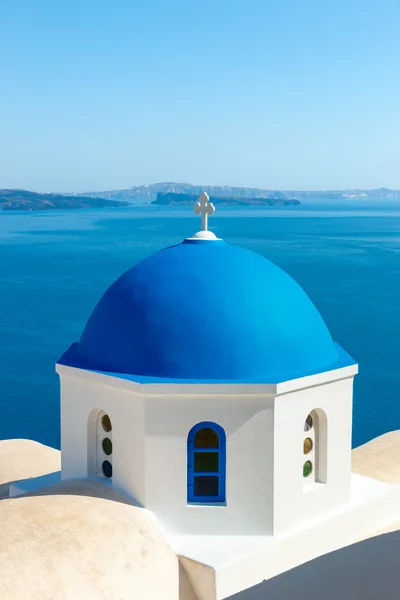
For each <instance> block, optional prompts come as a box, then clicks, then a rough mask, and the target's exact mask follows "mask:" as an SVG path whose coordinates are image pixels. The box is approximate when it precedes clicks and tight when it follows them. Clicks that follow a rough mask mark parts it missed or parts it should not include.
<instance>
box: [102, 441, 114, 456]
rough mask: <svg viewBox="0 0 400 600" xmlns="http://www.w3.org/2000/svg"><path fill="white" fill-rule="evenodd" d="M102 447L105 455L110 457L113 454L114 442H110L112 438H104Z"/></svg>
mask: <svg viewBox="0 0 400 600" xmlns="http://www.w3.org/2000/svg"><path fill="white" fill-rule="evenodd" d="M102 446H103V452H104V454H107V456H110V454H111V452H112V441H111V440H110V438H104V440H103V444H102Z"/></svg>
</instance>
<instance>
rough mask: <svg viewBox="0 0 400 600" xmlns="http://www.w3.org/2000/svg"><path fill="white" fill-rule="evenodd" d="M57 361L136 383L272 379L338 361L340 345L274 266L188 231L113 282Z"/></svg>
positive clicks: (338, 363) (340, 359) (297, 288)
mask: <svg viewBox="0 0 400 600" xmlns="http://www.w3.org/2000/svg"><path fill="white" fill-rule="evenodd" d="M346 356H347V355H346ZM60 362H62V363H63V364H69V365H70V366H75V367H80V368H84V369H90V370H96V371H102V372H108V373H113V374H121V376H131V378H133V379H135V380H137V381H150V380H153V381H154V380H157V381H176V380H179V381H182V380H187V381H196V382H259V383H277V382H279V381H284V380H288V379H293V378H297V377H302V376H305V375H310V374H314V373H318V372H322V371H327V370H330V369H333V368H338V367H339V366H343V364H341V363H342V362H343V351H342V350H341V349H340V347H339V346H337V345H336V344H335V343H334V342H333V341H332V338H331V335H330V333H329V331H328V329H327V327H326V325H325V323H324V321H323V319H322V317H321V315H320V314H319V312H318V310H317V309H316V308H315V306H314V305H313V303H312V302H311V300H310V299H309V298H308V296H307V295H306V294H305V293H304V291H303V290H302V289H301V287H300V286H299V285H298V284H297V283H296V282H295V281H294V280H293V279H292V278H291V277H289V276H288V275H287V274H286V273H285V272H284V271H282V270H281V269H280V268H279V267H277V266H275V265H274V264H272V263H271V262H270V261H269V260H267V259H265V258H263V257H262V256H260V255H258V254H256V253H254V252H251V251H249V250H245V249H242V248H238V247H235V246H231V245H229V244H227V243H225V242H224V241H222V240H218V241H205V240H191V239H187V240H185V241H184V242H182V243H181V244H178V245H176V246H172V247H170V248H166V249H165V250H161V251H160V252H157V253H156V254H153V255H152V256H150V257H148V258H146V259H145V260H143V261H142V262H140V263H138V264H137V265H135V266H134V267H132V268H131V269H129V270H128V271H127V272H126V273H124V274H123V275H122V276H121V277H120V278H119V279H118V280H117V281H116V282H115V283H113V285H111V287H110V288H109V289H108V290H107V291H106V292H105V294H104V296H103V297H102V298H101V300H100V302H99V303H98V304H97V306H96V308H95V309H94V311H93V313H92V315H91V316H90V318H89V320H88V323H87V325H86V327H85V329H84V331H83V334H82V337H81V339H80V341H79V342H78V343H77V344H74V345H73V346H72V347H71V349H70V350H69V351H68V352H67V353H66V355H64V357H63V359H62V360H61V361H60Z"/></svg>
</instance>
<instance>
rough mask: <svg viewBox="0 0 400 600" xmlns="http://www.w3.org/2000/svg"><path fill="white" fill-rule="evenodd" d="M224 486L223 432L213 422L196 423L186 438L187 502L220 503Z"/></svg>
mask: <svg viewBox="0 0 400 600" xmlns="http://www.w3.org/2000/svg"><path fill="white" fill-rule="evenodd" d="M225 486H226V435H225V431H224V430H223V428H222V427H221V426H220V425H217V424H216V423H211V422H209V421H204V422H203V423H197V425H195V426H194V427H192V429H191V430H190V432H189V435H188V440H187V501H188V503H190V504H217V503H218V504H220V503H223V502H225V500H226V498H225Z"/></svg>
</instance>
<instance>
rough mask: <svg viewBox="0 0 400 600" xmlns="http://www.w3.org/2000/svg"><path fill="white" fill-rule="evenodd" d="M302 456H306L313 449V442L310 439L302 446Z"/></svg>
mask: <svg viewBox="0 0 400 600" xmlns="http://www.w3.org/2000/svg"><path fill="white" fill-rule="evenodd" d="M303 449H304V454H308V453H309V452H311V450H312V449H313V441H312V439H311V438H306V439H305V440H304V444H303Z"/></svg>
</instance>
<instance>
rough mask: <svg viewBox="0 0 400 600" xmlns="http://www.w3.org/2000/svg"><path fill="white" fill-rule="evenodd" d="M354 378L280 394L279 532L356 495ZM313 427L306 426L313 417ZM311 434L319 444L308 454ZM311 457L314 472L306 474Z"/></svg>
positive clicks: (276, 476)
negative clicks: (352, 487) (306, 444)
mask: <svg viewBox="0 0 400 600" xmlns="http://www.w3.org/2000/svg"><path fill="white" fill-rule="evenodd" d="M352 396H353V377H350V378H347V379H339V380H337V381H333V382H330V383H326V384H322V385H317V386H314V387H309V388H305V389H300V390H298V391H292V392H290V393H288V394H283V395H281V396H277V397H276V399H275V439H274V533H278V532H281V531H284V530H286V529H289V528H290V527H293V526H295V525H297V524H299V523H301V522H304V521H305V520H307V519H311V518H313V517H315V516H316V515H318V514H321V513H324V512H326V511H329V510H331V509H333V508H337V507H339V506H341V505H344V504H346V503H347V502H348V501H349V498H350V480H351V430H352ZM309 414H311V415H312V416H313V420H314V423H313V427H312V430H310V431H304V424H305V421H306V419H307V416H308V415H309ZM307 437H310V438H311V440H312V441H313V449H312V451H311V452H310V453H309V454H305V453H304V440H305V439H306V438H307ZM308 460H310V461H311V463H312V467H313V471H312V474H311V475H310V476H309V477H304V475H303V465H304V463H306V461H308Z"/></svg>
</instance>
